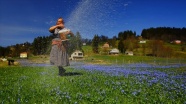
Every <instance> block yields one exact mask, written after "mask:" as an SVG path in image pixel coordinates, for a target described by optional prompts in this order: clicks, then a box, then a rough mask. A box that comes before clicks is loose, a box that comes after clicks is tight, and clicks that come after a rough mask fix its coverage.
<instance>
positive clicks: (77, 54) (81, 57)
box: [70, 50, 83, 60]
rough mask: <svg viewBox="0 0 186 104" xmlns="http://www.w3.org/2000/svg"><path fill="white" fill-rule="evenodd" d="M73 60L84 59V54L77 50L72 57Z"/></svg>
mask: <svg viewBox="0 0 186 104" xmlns="http://www.w3.org/2000/svg"><path fill="white" fill-rule="evenodd" d="M70 59H71V60H76V59H83V52H82V51H79V50H76V51H74V52H73V53H72V54H71V57H70Z"/></svg>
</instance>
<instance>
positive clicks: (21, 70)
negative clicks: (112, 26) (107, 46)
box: [0, 62, 186, 104]
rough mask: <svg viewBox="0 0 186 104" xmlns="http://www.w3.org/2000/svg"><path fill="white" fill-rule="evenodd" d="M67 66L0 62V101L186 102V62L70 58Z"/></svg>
mask: <svg viewBox="0 0 186 104" xmlns="http://www.w3.org/2000/svg"><path fill="white" fill-rule="evenodd" d="M66 70H67V72H66V74H65V76H63V77H60V76H58V70H57V68H56V67H54V66H40V67H38V66H24V67H19V66H17V67H2V68H1V69H0V80H1V81H0V96H1V97H0V103H1V104H7V103H10V104H14V103H18V104H20V103H23V104H24V103H29V104H33V103H39V104H41V103H52V104H140V103H145V104H146V103H149V104H159V103H161V104H167V103H169V104H185V103H186V96H185V95H186V64H170V65H154V64H147V63H130V64H120V65H116V64H115V65H114V64H112V65H98V64H84V63H82V62H80V63H79V62H75V63H73V64H72V65H71V66H70V67H66Z"/></svg>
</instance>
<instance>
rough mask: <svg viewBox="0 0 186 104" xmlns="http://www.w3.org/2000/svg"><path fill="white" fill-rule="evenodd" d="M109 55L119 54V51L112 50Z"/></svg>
mask: <svg viewBox="0 0 186 104" xmlns="http://www.w3.org/2000/svg"><path fill="white" fill-rule="evenodd" d="M109 54H114V55H115V54H119V50H118V49H117V48H114V49H112V50H111V51H110V52H109Z"/></svg>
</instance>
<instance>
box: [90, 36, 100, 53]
mask: <svg viewBox="0 0 186 104" xmlns="http://www.w3.org/2000/svg"><path fill="white" fill-rule="evenodd" d="M92 51H93V52H94V53H99V36H98V35H94V38H93V40H92Z"/></svg>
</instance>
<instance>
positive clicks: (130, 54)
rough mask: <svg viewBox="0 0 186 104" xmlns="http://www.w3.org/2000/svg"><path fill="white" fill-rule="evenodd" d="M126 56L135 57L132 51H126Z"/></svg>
mask: <svg viewBox="0 0 186 104" xmlns="http://www.w3.org/2000/svg"><path fill="white" fill-rule="evenodd" d="M125 54H127V55H129V56H133V55H134V54H133V52H132V51H125Z"/></svg>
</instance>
